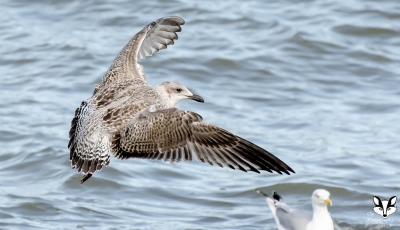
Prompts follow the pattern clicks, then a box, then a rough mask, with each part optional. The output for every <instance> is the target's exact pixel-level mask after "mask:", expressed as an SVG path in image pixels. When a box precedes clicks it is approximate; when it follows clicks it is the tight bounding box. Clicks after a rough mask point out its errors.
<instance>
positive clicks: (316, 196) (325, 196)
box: [311, 189, 332, 207]
mask: <svg viewBox="0 0 400 230" xmlns="http://www.w3.org/2000/svg"><path fill="white" fill-rule="evenodd" d="M330 195H331V194H330V193H329V192H328V191H327V190H325V189H317V190H315V191H314V192H313V194H312V196H311V199H312V203H313V206H315V205H317V206H325V207H326V206H327V205H329V206H332V201H331V199H330V198H329V196H330Z"/></svg>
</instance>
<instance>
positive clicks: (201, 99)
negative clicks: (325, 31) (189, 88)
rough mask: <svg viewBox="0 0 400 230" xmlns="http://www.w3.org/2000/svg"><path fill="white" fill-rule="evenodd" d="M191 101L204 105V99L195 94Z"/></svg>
mask: <svg viewBox="0 0 400 230" xmlns="http://www.w3.org/2000/svg"><path fill="white" fill-rule="evenodd" d="M189 99H192V100H195V101H198V102H201V103H204V99H203V98H202V97H200V96H199V95H197V94H193V95H192V96H190V97H189Z"/></svg>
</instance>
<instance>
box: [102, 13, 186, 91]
mask: <svg viewBox="0 0 400 230" xmlns="http://www.w3.org/2000/svg"><path fill="white" fill-rule="evenodd" d="M183 24H185V21H184V20H183V19H182V18H180V17H165V18H160V19H157V20H156V21H154V22H152V23H150V24H148V25H147V26H145V27H144V28H143V29H142V30H141V31H139V32H138V33H137V34H136V35H135V36H134V37H133V38H132V39H131V40H130V41H129V42H128V44H126V46H125V47H124V48H123V49H122V50H121V52H120V53H119V54H118V56H117V57H116V58H115V60H114V62H113V64H112V65H111V66H110V68H109V69H108V71H107V73H106V74H105V75H104V77H103V81H102V83H101V84H103V85H104V84H107V83H108V82H111V81H116V80H119V81H122V80H124V79H135V78H137V79H138V80H145V75H144V72H143V70H142V66H141V65H139V64H138V63H137V60H138V59H141V58H145V57H146V56H151V55H153V54H154V53H158V52H159V51H160V50H162V49H166V48H167V46H168V45H172V44H174V40H176V39H178V35H176V32H180V31H181V25H183ZM98 87H100V86H98Z"/></svg>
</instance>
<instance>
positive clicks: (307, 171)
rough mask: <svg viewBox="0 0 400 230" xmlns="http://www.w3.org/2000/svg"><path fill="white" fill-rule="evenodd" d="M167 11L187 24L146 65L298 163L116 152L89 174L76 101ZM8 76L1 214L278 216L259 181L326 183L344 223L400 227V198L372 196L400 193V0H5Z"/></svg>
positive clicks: (197, 225)
mask: <svg viewBox="0 0 400 230" xmlns="http://www.w3.org/2000/svg"><path fill="white" fill-rule="evenodd" d="M169 15H176V16H180V17H182V18H183V19H184V20H185V21H186V24H185V25H184V26H183V28H182V29H183V31H182V32H181V33H179V34H178V35H179V40H178V41H176V42H175V45H174V46H170V47H168V49H167V50H163V51H161V52H160V53H159V54H156V55H154V56H153V57H148V58H146V59H145V60H142V61H141V64H143V65H144V68H145V72H146V74H147V79H148V81H149V82H150V83H151V84H152V85H157V84H159V83H161V82H163V81H171V80H175V81H179V82H181V83H183V84H184V85H186V86H187V87H188V88H190V89H191V90H192V91H193V92H195V93H197V94H199V95H201V96H203V98H204V99H205V101H206V103H205V104H200V103H196V102H193V101H188V102H182V103H180V104H179V105H178V107H179V108H181V109H185V110H190V111H194V112H196V113H199V114H201V115H202V116H203V118H204V120H205V121H207V122H211V123H213V124H216V125H218V126H220V127H222V128H224V129H227V130H229V131H231V132H232V133H235V134H237V135H239V136H241V137H244V138H246V139H248V140H250V141H252V142H254V143H256V144H258V145H260V146H262V147H263V148H265V149H267V150H269V151H270V152H272V153H274V154H275V155H277V156H278V157H279V158H281V159H282V160H283V161H285V162H286V163H287V164H288V165H290V166H291V167H292V168H293V169H294V170H295V171H296V174H294V175H291V176H287V175H278V174H270V173H267V172H263V173H261V174H256V173H243V172H241V171H233V170H230V169H227V168H219V167H216V166H209V165H206V164H202V163H198V162H192V163H179V164H171V163H165V162H156V161H148V160H133V159H130V160H126V161H120V160H117V159H115V158H113V157H112V158H111V164H110V166H109V167H107V168H105V169H104V170H102V171H101V172H99V173H96V174H95V175H94V176H93V177H92V178H91V179H90V180H88V181H87V182H86V183H84V184H83V185H81V184H80V183H79V180H80V178H81V175H78V174H77V173H76V171H75V170H74V169H71V167H70V162H69V151H68V149H67V144H68V131H69V128H70V121H71V119H72V118H73V115H74V111H75V109H76V108H77V107H78V106H79V105H80V102H81V101H83V100H85V99H87V98H89V97H90V96H91V93H92V92H93V87H94V84H96V83H97V82H99V81H100V80H101V78H102V76H103V74H104V73H105V71H106V70H107V68H108V67H109V65H110V64H111V62H112V61H113V59H114V58H115V56H116V55H117V54H118V52H119V51H120V50H121V49H122V47H123V46H124V45H125V44H126V42H127V41H128V40H129V39H130V38H131V37H132V36H133V35H134V34H135V33H136V32H138V31H139V30H140V29H142V28H143V27H144V26H145V25H147V24H148V23H150V22H152V21H153V20H155V19H157V18H160V17H163V16H169ZM0 79H1V82H0V229H75V228H82V229H171V230H172V229H277V227H276V225H275V222H274V219H273V217H272V214H271V212H270V210H269V209H268V206H267V204H266V203H265V199H264V198H263V197H262V196H260V195H259V194H256V193H255V192H254V189H261V190H262V191H264V192H268V193H271V192H272V191H278V192H279V193H280V194H281V195H282V196H283V197H284V198H285V201H286V202H287V203H289V204H290V205H291V206H292V207H294V208H301V209H308V210H311V208H312V207H311V201H310V196H311V193H312V191H313V190H314V189H316V188H325V189H327V190H329V191H330V192H331V199H332V201H333V206H332V207H330V208H329V210H330V212H331V215H332V217H333V219H334V220H335V222H336V223H338V224H339V225H340V226H341V227H345V228H349V229H360V230H365V229H400V211H398V212H396V213H394V214H393V215H391V216H389V219H388V220H389V221H387V222H383V219H382V218H381V217H380V216H378V215H377V214H374V213H372V207H373V206H374V205H373V201H372V196H374V195H376V196H380V197H382V198H389V197H391V196H400V184H399V176H400V175H399V174H400V169H399V165H400V2H399V1H398V0H387V1H368V0H350V1H335V0H327V1H311V0H299V1H255V0H251V1H239V0H236V1H189V0H176V1H172V0H158V1H140V2H138V1H128V0H119V1H105V0H90V1H67V0H60V1H50V0H48V1H37V0H36V1H29V0H18V1H11V0H9V1H7V0H3V1H1V3H0ZM385 223H386V224H387V226H383V225H382V224H385Z"/></svg>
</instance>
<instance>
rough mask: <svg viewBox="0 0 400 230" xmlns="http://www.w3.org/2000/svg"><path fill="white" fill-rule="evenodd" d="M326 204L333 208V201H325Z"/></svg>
mask: <svg viewBox="0 0 400 230" xmlns="http://www.w3.org/2000/svg"><path fill="white" fill-rule="evenodd" d="M324 202H325V203H326V204H329V206H332V201H331V199H329V198H328V199H326V200H324Z"/></svg>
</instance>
